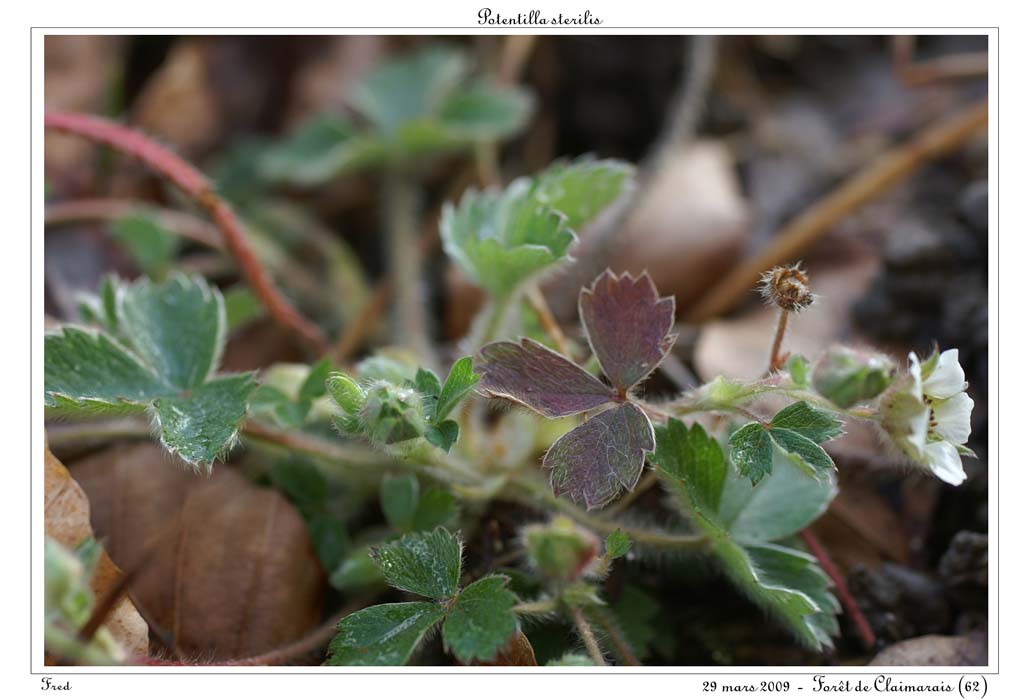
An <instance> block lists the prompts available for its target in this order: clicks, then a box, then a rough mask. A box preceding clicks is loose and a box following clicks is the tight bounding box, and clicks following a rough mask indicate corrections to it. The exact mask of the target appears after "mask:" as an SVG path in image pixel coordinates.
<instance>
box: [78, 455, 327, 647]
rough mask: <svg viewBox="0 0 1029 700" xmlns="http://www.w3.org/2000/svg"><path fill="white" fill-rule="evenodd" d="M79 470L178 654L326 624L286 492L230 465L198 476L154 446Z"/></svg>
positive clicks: (317, 577)
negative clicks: (259, 483) (256, 482)
mask: <svg viewBox="0 0 1029 700" xmlns="http://www.w3.org/2000/svg"><path fill="white" fill-rule="evenodd" d="M73 470H74V473H75V476H76V478H77V479H78V480H79V482H80V483H81V484H82V486H83V488H84V489H85V490H86V493H88V494H89V495H90V499H91V502H92V503H93V524H94V526H95V527H96V530H97V532H98V533H99V534H100V535H102V536H103V537H105V538H107V543H108V548H109V550H110V552H111V556H112V558H113V559H114V560H115V561H116V562H118V563H119V564H120V565H121V566H123V567H125V568H126V569H127V570H132V569H133V568H134V567H140V571H139V574H138V576H137V578H136V579H135V580H134V581H133V583H132V585H131V587H130V593H131V595H132V597H133V599H134V600H135V601H136V602H137V604H138V605H139V606H140V608H141V609H142V610H143V611H144V613H145V614H147V615H148V619H149V620H151V624H152V625H153V626H154V629H153V630H152V631H153V632H154V634H155V636H157V637H158V638H159V639H161V641H162V642H163V643H164V645H165V646H166V647H169V649H170V651H172V652H173V653H175V654H177V655H179V656H180V657H184V658H186V659H196V660H201V661H208V660H210V661H215V660H224V659H235V658H240V657H248V656H253V655H256V654H260V653H262V652H267V651H269V650H271V649H275V648H277V647H279V646H282V645H283V644H286V643H288V642H291V641H293V640H295V639H297V638H299V637H300V636H302V635H303V634H304V633H305V632H306V631H307V630H309V629H310V628H312V627H313V626H315V625H316V624H317V623H318V622H319V620H320V617H321V611H322V598H323V595H324V590H325V575H324V573H323V572H322V569H321V567H320V565H319V563H318V559H317V556H316V554H315V552H314V549H313V546H312V544H311V540H310V537H309V535H308V531H307V527H306V525H305V524H304V522H303V520H302V519H301V518H300V516H299V515H298V514H297V512H296V511H295V510H294V508H293V506H292V505H291V504H290V503H289V502H288V501H287V500H286V499H285V498H284V497H283V496H282V495H281V494H280V493H279V492H277V491H275V490H272V489H268V488H261V487H258V486H255V485H254V484H253V483H251V482H250V481H249V480H248V479H246V478H245V477H243V476H242V475H241V474H239V473H238V472H236V471H235V470H233V469H232V468H231V467H220V468H218V469H216V470H215V471H214V473H213V474H212V475H211V476H210V477H204V476H197V475H196V474H194V473H193V472H192V471H191V470H189V469H186V468H184V467H183V465H181V464H179V463H176V461H175V460H174V458H172V457H170V456H168V455H167V454H166V453H165V452H164V451H163V450H161V449H160V448H159V447H157V446H156V445H152V444H140V445H133V446H119V447H115V448H112V449H109V450H107V451H105V452H102V453H99V454H96V455H93V456H91V457H89V458H86V459H84V460H81V461H79V462H77V463H76V464H75V465H74V466H73Z"/></svg>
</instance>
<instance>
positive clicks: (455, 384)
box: [433, 357, 479, 422]
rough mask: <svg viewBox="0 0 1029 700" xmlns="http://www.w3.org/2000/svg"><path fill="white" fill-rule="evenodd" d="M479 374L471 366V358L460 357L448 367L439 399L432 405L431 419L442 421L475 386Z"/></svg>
mask: <svg viewBox="0 0 1029 700" xmlns="http://www.w3.org/2000/svg"><path fill="white" fill-rule="evenodd" d="M478 381H479V375H478V374H477V373H476V372H475V370H474V369H473V367H472V358H470V357H462V358H461V359H460V360H458V361H457V362H455V363H454V366H453V367H451V368H450V373H449V374H448V375H447V379H446V381H445V382H444V383H443V388H442V389H440V391H439V401H437V402H436V405H435V406H434V411H433V413H434V418H433V420H435V421H437V422H439V421H443V420H444V419H445V418H447V416H449V415H450V413H451V412H452V411H453V410H454V409H455V408H456V407H457V405H458V404H459V403H461V399H463V398H464V397H465V396H466V395H467V394H468V392H469V391H471V390H472V389H473V388H475V384H476V382H478Z"/></svg>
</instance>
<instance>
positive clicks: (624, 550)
mask: <svg viewBox="0 0 1029 700" xmlns="http://www.w3.org/2000/svg"><path fill="white" fill-rule="evenodd" d="M630 549H632V540H631V539H629V536H628V535H626V534H625V533H624V532H622V531H621V530H615V531H614V532H612V533H611V534H610V535H608V536H607V540H605V542H604V555H605V556H606V557H607V558H608V559H609V560H614V559H618V558H620V557H624V556H625V555H626V554H628V553H629V550H630Z"/></svg>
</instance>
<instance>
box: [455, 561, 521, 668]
mask: <svg viewBox="0 0 1029 700" xmlns="http://www.w3.org/2000/svg"><path fill="white" fill-rule="evenodd" d="M507 582H508V578H507V576H500V575H498V576H487V577H486V578H482V579H479V580H478V581H476V582H475V583H473V584H471V585H469V586H468V587H467V588H465V589H464V590H463V591H461V593H460V594H459V595H458V596H457V600H455V601H454V606H453V607H452V608H451V609H450V612H449V613H448V614H447V619H446V622H444V623H443V645H444V646H445V647H446V649H447V651H449V652H450V653H451V654H453V655H454V656H455V657H456V658H457V660H458V661H460V662H461V663H465V664H467V663H470V662H472V661H491V660H492V659H494V658H495V657H496V656H497V654H498V653H499V652H500V650H501V649H503V648H504V647H505V646H506V645H507V642H508V640H509V639H510V638H511V635H513V634H514V633H515V631H516V630H517V628H518V621H517V619H516V618H515V615H514V612H512V608H513V607H514V605H515V603H516V602H518V599H517V598H516V597H515V595H514V593H512V592H511V591H509V590H508V589H507Z"/></svg>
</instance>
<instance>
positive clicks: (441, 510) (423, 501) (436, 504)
mask: <svg viewBox="0 0 1029 700" xmlns="http://www.w3.org/2000/svg"><path fill="white" fill-rule="evenodd" d="M456 515H457V506H456V504H455V503H454V496H453V494H451V493H450V492H449V491H444V490H443V489H435V488H433V489H426V491H425V493H423V494H422V497H421V498H420V499H419V500H418V509H417V510H416V511H415V514H414V527H413V529H414V530H417V531H423V530H432V529H434V528H436V527H439V526H440V525H446V524H447V523H448V522H450V521H451V520H452V519H453V518H454V517H455V516H456Z"/></svg>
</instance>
